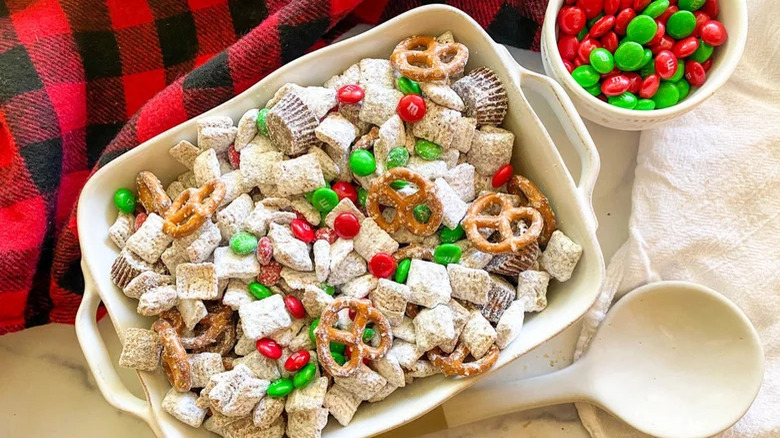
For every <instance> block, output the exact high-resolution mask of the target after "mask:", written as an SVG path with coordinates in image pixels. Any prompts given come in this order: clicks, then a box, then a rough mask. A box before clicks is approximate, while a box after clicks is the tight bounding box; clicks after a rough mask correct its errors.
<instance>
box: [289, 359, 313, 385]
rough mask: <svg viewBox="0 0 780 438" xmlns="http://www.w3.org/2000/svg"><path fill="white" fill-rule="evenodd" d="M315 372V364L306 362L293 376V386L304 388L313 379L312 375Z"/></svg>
mask: <svg viewBox="0 0 780 438" xmlns="http://www.w3.org/2000/svg"><path fill="white" fill-rule="evenodd" d="M316 374H317V365H316V364H314V363H311V362H310V363H307V364H306V365H305V366H304V367H303V368H301V370H300V371H298V372H297V373H295V376H293V386H295V387H296V388H305V387H307V386H308V385H309V383H311V381H312V380H314V376H315V375H316Z"/></svg>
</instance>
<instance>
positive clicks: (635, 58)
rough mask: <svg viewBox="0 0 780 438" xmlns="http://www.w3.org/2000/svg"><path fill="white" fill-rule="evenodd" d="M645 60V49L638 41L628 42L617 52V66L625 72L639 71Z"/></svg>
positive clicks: (619, 47)
mask: <svg viewBox="0 0 780 438" xmlns="http://www.w3.org/2000/svg"><path fill="white" fill-rule="evenodd" d="M648 18H650V17H648ZM651 20H652V19H651ZM644 60H645V48H644V47H642V45H641V44H639V43H638V42H636V41H626V42H624V43H623V44H621V45H620V46H618V48H617V50H615V65H617V67H618V68H619V69H621V70H623V71H636V70H639V68H640V67H642V62H644ZM577 68H579V67H577Z"/></svg>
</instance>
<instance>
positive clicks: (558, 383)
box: [445, 282, 764, 438]
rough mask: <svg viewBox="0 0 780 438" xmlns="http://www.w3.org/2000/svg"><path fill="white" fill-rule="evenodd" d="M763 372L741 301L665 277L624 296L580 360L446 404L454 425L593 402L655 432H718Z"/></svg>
mask: <svg viewBox="0 0 780 438" xmlns="http://www.w3.org/2000/svg"><path fill="white" fill-rule="evenodd" d="M521 336H522V334H521ZM763 375H764V354H763V350H762V348H761V343H760V341H759V339H758V335H757V334H756V331H755V329H754V328H753V326H752V325H751V324H750V321H749V320H748V319H747V317H746V316H745V314H744V313H742V311H741V310H740V309H739V308H738V307H737V306H736V305H734V304H733V303H732V302H731V301H729V300H727V299H726V298H724V297H723V296H722V295H720V294H719V293H717V292H715V291H713V290H711V289H708V288H705V287H703V286H699V285H696V284H693V283H685V282H659V283H652V284H649V285H647V286H643V287H640V288H638V289H636V290H634V291H633V292H631V293H629V294H628V295H626V296H625V297H623V298H622V299H621V300H620V301H619V302H618V303H617V304H615V306H614V307H613V308H612V310H610V312H609V313H608V314H607V317H606V319H605V320H604V321H603V323H602V324H601V327H600V328H599V330H598V332H597V333H596V335H595V337H594V338H593V342H592V344H591V346H590V349H589V350H588V351H587V353H586V354H585V355H584V356H583V357H582V358H581V359H580V360H579V361H577V362H575V363H574V364H573V365H571V366H569V367H568V368H565V369H562V370H560V371H557V372H554V373H550V374H546V375H543V376H540V377H535V378H531V379H526V380H519V381H515V382H512V383H506V384H501V385H495V386H489V387H485V388H479V389H475V390H473V391H472V393H471V394H470V396H469V397H468V398H467V402H466V403H458V398H457V397H456V398H455V399H453V400H450V401H449V402H447V406H446V409H445V412H446V417H447V424H448V425H449V426H450V427H454V426H456V425H460V424H465V423H467V422H469V421H468V419H469V418H487V417H491V416H496V415H502V414H506V413H509V412H514V411H516V410H519V409H530V408H535V407H541V406H547V405H553V404H559V403H569V402H579V401H584V402H588V403H592V404H595V405H597V406H600V407H601V408H603V409H605V410H607V411H609V412H611V413H612V414H614V415H615V416H617V417H619V418H621V419H622V420H623V421H625V422H626V423H628V424H630V425H631V426H633V427H634V428H636V429H638V430H640V431H642V432H645V433H647V434H650V435H654V436H658V437H670V438H671V437H674V438H691V437H708V436H711V435H715V434H717V433H719V432H721V431H723V430H726V429H728V428H729V427H730V426H731V425H733V424H734V423H736V422H737V420H739V419H740V418H741V417H742V415H744V414H745V412H746V411H747V410H748V408H749V407H750V404H751V403H752V402H753V399H755V397H756V394H757V393H758V390H759V388H760V386H761V381H762V379H763Z"/></svg>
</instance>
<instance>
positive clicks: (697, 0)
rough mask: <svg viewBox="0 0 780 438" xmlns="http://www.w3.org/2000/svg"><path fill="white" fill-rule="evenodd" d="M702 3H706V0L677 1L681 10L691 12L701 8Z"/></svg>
mask: <svg viewBox="0 0 780 438" xmlns="http://www.w3.org/2000/svg"><path fill="white" fill-rule="evenodd" d="M704 3H706V0H680V1H678V2H677V7H678V8H680V9H681V10H683V11H691V12H693V11H697V10H699V9H701V7H702V6H704ZM713 18H714V17H713Z"/></svg>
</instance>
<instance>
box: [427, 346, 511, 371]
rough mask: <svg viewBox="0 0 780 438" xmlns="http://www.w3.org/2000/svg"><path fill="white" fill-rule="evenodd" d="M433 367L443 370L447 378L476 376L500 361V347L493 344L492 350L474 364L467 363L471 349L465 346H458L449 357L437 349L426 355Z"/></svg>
mask: <svg viewBox="0 0 780 438" xmlns="http://www.w3.org/2000/svg"><path fill="white" fill-rule="evenodd" d="M426 355H427V356H428V360H429V361H431V363H432V364H433V366H435V367H436V368H438V369H439V370H441V372H442V373H444V375H445V376H462V377H469V376H476V375H477V374H482V373H484V372H485V371H487V370H489V369H490V368H491V367H493V365H494V364H495V363H496V360H498V347H496V345H495V344H493V345H492V346H491V347H490V350H488V352H487V353H486V354H485V355H484V356H482V357H481V358H479V359H477V360H475V361H473V362H465V360H466V357H467V356H468V355H469V349H468V348H466V346H465V345H463V344H462V343H461V344H458V346H457V347H455V350H454V351H453V352H452V353H450V354H449V355H448V354H446V353H444V352H443V351H441V348H439V347H436V348H434V349H433V350H430V351H428V352H427V353H426Z"/></svg>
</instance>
